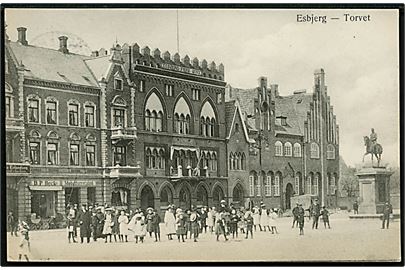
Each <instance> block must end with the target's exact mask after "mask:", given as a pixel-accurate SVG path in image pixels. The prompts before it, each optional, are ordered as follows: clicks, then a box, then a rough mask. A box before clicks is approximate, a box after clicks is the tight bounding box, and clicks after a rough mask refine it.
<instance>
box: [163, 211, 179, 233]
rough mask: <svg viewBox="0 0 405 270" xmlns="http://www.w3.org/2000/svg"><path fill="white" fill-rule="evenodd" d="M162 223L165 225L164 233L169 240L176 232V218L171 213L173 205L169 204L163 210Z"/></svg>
mask: <svg viewBox="0 0 405 270" xmlns="http://www.w3.org/2000/svg"><path fill="white" fill-rule="evenodd" d="M163 221H164V223H165V227H166V234H167V238H168V239H169V240H173V237H172V235H173V234H176V218H175V216H174V213H173V206H172V205H169V207H168V208H167V210H166V212H165V217H164V220H163Z"/></svg>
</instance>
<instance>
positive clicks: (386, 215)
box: [381, 202, 392, 229]
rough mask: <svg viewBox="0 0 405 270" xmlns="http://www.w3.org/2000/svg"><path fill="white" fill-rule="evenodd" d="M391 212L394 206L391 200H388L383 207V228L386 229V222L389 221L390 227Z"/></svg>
mask: <svg viewBox="0 0 405 270" xmlns="http://www.w3.org/2000/svg"><path fill="white" fill-rule="evenodd" d="M391 214H392V206H391V204H390V203H389V202H386V203H385V205H384V209H383V222H382V228H381V229H385V222H387V229H388V228H389V226H390V215H391Z"/></svg>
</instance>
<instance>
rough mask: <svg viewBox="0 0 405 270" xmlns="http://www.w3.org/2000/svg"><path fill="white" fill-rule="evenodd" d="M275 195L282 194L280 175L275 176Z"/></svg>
mask: <svg viewBox="0 0 405 270" xmlns="http://www.w3.org/2000/svg"><path fill="white" fill-rule="evenodd" d="M274 196H280V175H278V174H276V176H275V177H274Z"/></svg>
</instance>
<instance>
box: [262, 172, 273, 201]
mask: <svg viewBox="0 0 405 270" xmlns="http://www.w3.org/2000/svg"><path fill="white" fill-rule="evenodd" d="M272 176H273V173H272V172H268V173H267V176H266V180H265V182H264V195H266V196H271V181H272Z"/></svg>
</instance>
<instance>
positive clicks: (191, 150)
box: [170, 146, 200, 159]
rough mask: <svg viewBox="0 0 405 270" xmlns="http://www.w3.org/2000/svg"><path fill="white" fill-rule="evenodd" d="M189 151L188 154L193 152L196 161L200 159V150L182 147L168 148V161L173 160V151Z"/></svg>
mask: <svg viewBox="0 0 405 270" xmlns="http://www.w3.org/2000/svg"><path fill="white" fill-rule="evenodd" d="M181 150H183V151H190V152H195V153H196V156H197V159H199V157H200V149H199V148H195V147H184V146H171V147H170V159H173V153H174V151H181Z"/></svg>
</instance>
